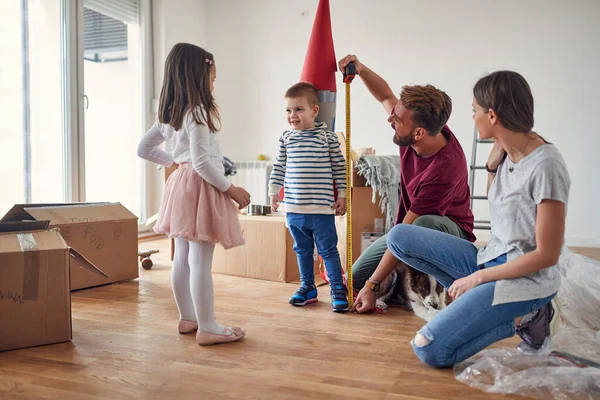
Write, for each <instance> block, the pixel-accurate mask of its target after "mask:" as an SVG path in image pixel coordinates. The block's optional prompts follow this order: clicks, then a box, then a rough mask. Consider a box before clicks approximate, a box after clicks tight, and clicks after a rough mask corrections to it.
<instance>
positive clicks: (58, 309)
mask: <svg viewBox="0 0 600 400" xmlns="http://www.w3.org/2000/svg"><path fill="white" fill-rule="evenodd" d="M9 230H10V229H9ZM69 259H70V256H69V246H68V245H67V243H66V242H65V241H64V239H63V238H62V236H61V235H60V233H59V232H58V231H57V230H41V231H33V232H31V231H30V232H28V231H23V232H8V233H6V232H4V233H1V234H0V351H6V350H14V349H20V348H24V347H31V346H40V345H45V344H52V343H60V342H68V341H70V340H71V337H72V336H71V335H72V333H71V292H70V288H69V268H70V267H69V265H70V262H69Z"/></svg>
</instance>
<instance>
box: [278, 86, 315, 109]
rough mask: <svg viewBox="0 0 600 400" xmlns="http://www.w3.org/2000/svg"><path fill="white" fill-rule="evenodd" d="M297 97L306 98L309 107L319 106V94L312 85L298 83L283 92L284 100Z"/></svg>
mask: <svg viewBox="0 0 600 400" xmlns="http://www.w3.org/2000/svg"><path fill="white" fill-rule="evenodd" d="M299 97H306V100H308V104H309V105H310V106H311V107H313V106H316V105H317V104H319V92H318V91H317V88H316V87H315V85H313V84H312V83H309V82H298V83H296V84H295V85H294V86H292V87H290V88H289V89H288V90H287V91H286V92H285V98H286V99H297V98H299Z"/></svg>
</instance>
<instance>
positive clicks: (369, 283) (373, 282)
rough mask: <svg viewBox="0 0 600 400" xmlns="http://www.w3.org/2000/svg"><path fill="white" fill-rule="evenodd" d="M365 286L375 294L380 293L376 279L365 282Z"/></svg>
mask: <svg viewBox="0 0 600 400" xmlns="http://www.w3.org/2000/svg"><path fill="white" fill-rule="evenodd" d="M365 286H367V287H369V288H370V289H371V290H372V291H374V292H375V293H377V292H378V291H379V282H377V281H376V280H374V279H371V278H369V279H367V281H366V282H365Z"/></svg>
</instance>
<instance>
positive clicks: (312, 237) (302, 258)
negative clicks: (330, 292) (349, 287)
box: [286, 213, 344, 287]
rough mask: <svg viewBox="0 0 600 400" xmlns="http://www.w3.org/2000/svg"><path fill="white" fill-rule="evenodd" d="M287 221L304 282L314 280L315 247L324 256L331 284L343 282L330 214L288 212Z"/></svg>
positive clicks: (332, 219)
mask: <svg viewBox="0 0 600 400" xmlns="http://www.w3.org/2000/svg"><path fill="white" fill-rule="evenodd" d="M286 218H287V224H288V227H289V230H290V234H291V235H292V237H293V238H294V251H295V252H296V256H297V257H298V268H299V269H300V279H301V280H302V282H303V283H304V284H306V285H313V284H314V283H315V275H314V258H313V255H314V251H315V250H314V249H315V243H316V244H317V251H318V252H319V255H320V256H321V257H323V261H324V262H325V268H326V269H327V276H328V278H329V283H330V285H331V286H332V287H333V285H336V284H340V285H341V284H343V283H344V282H343V279H342V263H341V261H340V254H339V252H338V249H337V243H338V236H337V232H336V230H335V216H334V215H333V214H331V215H327V214H297V213H287V217H286Z"/></svg>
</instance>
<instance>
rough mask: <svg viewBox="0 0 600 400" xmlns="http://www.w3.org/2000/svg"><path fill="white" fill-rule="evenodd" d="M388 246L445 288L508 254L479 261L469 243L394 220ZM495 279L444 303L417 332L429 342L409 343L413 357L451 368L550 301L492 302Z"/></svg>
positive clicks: (511, 331)
mask: <svg viewBox="0 0 600 400" xmlns="http://www.w3.org/2000/svg"><path fill="white" fill-rule="evenodd" d="M388 248H389V249H390V251H391V252H392V254H393V255H394V256H395V257H396V258H398V259H399V260H401V261H403V262H405V263H406V264H408V265H409V266H410V267H412V268H414V269H416V270H419V271H421V272H424V273H426V274H429V275H432V276H434V277H435V278H436V279H437V281H438V282H440V283H441V284H442V285H443V286H444V287H446V288H449V287H450V286H452V283H453V282H454V280H456V279H460V278H463V277H466V276H468V275H470V274H472V273H474V272H475V271H477V270H478V269H481V268H493V267H495V266H497V265H500V264H504V263H506V255H502V256H500V257H498V258H497V259H495V260H493V261H490V262H488V263H486V264H485V265H481V266H480V265H477V248H476V247H475V245H473V244H472V243H471V242H469V241H467V240H464V239H460V238H457V237H455V236H452V235H448V234H446V233H442V232H438V231H434V230H432V229H426V228H422V227H418V226H413V225H407V224H401V225H396V226H395V227H394V228H393V229H392V230H391V231H390V233H389V234H388ZM495 287H496V282H488V283H484V284H482V285H479V286H477V287H475V288H473V289H471V290H469V291H468V292H467V293H465V294H463V295H462V296H460V297H459V298H458V299H456V300H454V301H453V302H452V303H450V305H449V306H448V307H446V308H444V309H443V310H442V311H441V312H440V313H439V314H438V315H436V316H435V317H434V318H433V319H432V320H431V321H430V322H429V323H427V324H426V325H425V326H424V327H423V328H421V330H420V331H419V333H420V334H421V335H423V336H424V337H425V338H426V339H427V341H428V343H427V344H426V345H425V346H422V347H419V346H417V345H415V343H414V341H413V343H412V346H413V349H414V352H415V354H416V355H417V357H419V358H420V359H421V361H423V362H424V363H426V364H428V365H430V366H432V367H437V368H443V367H451V366H453V365H454V364H456V363H459V362H461V361H463V360H466V359H467V358H469V357H471V356H472V355H474V354H476V353H478V352H479V351H480V350H482V349H484V348H486V347H487V346H489V345H490V344H492V343H495V342H498V341H500V340H503V339H506V338H509V337H512V336H513V335H514V334H515V319H516V318H518V317H521V316H524V315H526V314H528V313H530V312H532V311H535V310H537V309H539V308H541V307H542V306H544V305H545V304H546V303H548V302H549V301H550V300H552V298H553V297H554V295H552V296H549V297H547V298H544V299H535V300H528V301H517V302H513V303H505V304H498V305H494V306H493V305H492V302H493V299H494V288H495Z"/></svg>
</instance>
